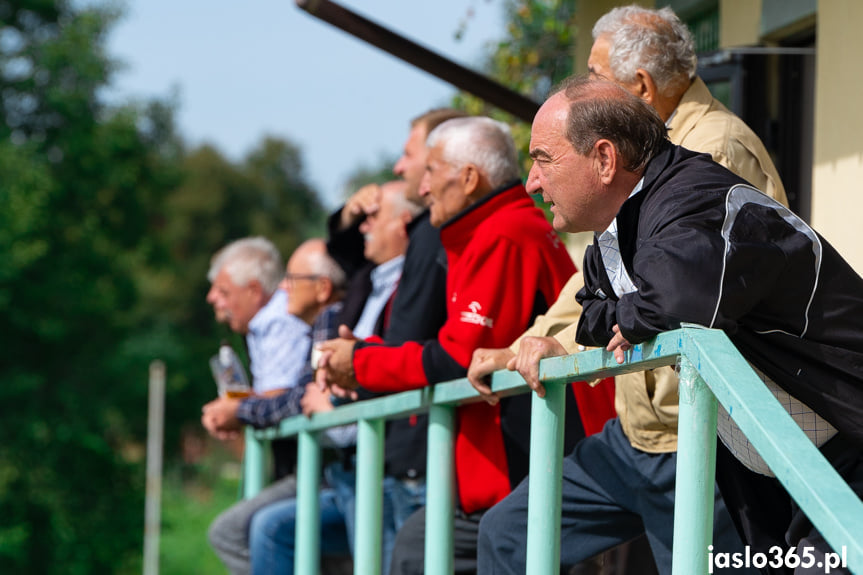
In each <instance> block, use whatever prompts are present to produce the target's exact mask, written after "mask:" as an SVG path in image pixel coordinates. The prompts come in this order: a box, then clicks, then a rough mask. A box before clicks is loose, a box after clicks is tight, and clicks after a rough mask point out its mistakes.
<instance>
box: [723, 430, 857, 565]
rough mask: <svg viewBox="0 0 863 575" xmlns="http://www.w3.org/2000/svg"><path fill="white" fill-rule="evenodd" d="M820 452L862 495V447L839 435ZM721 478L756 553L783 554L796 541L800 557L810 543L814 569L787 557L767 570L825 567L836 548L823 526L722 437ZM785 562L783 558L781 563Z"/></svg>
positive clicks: (744, 535) (741, 528)
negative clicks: (788, 561) (793, 563)
mask: <svg viewBox="0 0 863 575" xmlns="http://www.w3.org/2000/svg"><path fill="white" fill-rule="evenodd" d="M821 453H822V455H824V457H825V458H826V459H827V461H828V462H830V464H831V465H832V466H833V467H834V468H835V469H836V471H837V472H838V473H839V475H840V476H841V477H842V478H843V479H844V480H845V481H846V482H848V485H849V487H851V490H852V491H854V492H855V493H856V494H857V495H858V496H859V497H861V498H863V449H861V448H860V447H859V446H855V445H853V444H851V443H850V442H849V441H847V440H845V439H844V438H843V437H842V436H841V435H837V436H836V437H834V438H833V439H831V440H830V441H828V442H827V443H825V444H824V445H823V446H821ZM716 481H717V484H718V486H719V489H720V490H721V491H722V496H723V498H724V499H725V501H726V503H727V505H728V510H729V512H730V513H731V517H732V518H733V520H734V523H735V525H736V526H737V529H738V531H739V532H740V535H741V537H742V538H743V540H744V541H746V543H747V544H748V545H749V546H750V547H751V550H752V553H753V554H754V553H764V554H766V555H767V556H768V557H770V558H771V559H772V558H774V557H775V549H776V548H778V549H781V550H782V552H783V556H784V553H785V552H787V551H788V550H789V549H790V548H791V547H796V548H797V550H796V551H797V556H798V557H801V554H802V552H803V550H804V549H806V548H810V549H811V551H812V552H813V553H812V555H813V557H814V558H815V560H814V564H813V565H812V567H811V568H809V569H805V568H802V567H798V568H797V569H791V568H787V567H785V566H784V563H783V562H774V563H775V565H769V563H770V562H768V565H767V566H766V567H764V568H763V569H762V570H761V571H762V573H767V574H770V575H788V574H790V573H794V574H795V575H803V574H809V573H812V574H814V573H824V572H825V571H824V567H823V565H825V564H826V560H825V554H826V553H832V552H836V551H837V550H834V549H832V548H831V547H830V545H829V544H828V543H827V541H826V540H825V539H824V538H823V537H822V536H821V534H820V533H819V532H818V530H816V529H815V528H813V526H812V523H811V522H810V521H809V519H808V518H807V517H806V514H805V513H803V511H802V510H801V509H800V507H798V506H797V504H796V503H795V502H794V500H793V499H791V497H790V496H789V495H788V492H787V491H785V488H784V487H782V484H780V483H779V481H778V480H777V479H776V478H774V477H767V476H764V475H759V474H758V473H753V472H752V471H750V470H749V469H747V468H746V467H745V466H744V465H743V464H741V463H740V462H739V461H738V460H737V458H736V457H734V455H732V454H731V452H730V451H728V449H726V448H725V446H724V445H722V442H719V446H718V447H717V450H716ZM771 549H773V551H771ZM780 563H783V564H782V565H780V566H778V567H777V566H776V565H779V564H780ZM818 565H822V567H818ZM830 572H831V573H849V571H848V570H847V569H841V568H832V569H831V570H830Z"/></svg>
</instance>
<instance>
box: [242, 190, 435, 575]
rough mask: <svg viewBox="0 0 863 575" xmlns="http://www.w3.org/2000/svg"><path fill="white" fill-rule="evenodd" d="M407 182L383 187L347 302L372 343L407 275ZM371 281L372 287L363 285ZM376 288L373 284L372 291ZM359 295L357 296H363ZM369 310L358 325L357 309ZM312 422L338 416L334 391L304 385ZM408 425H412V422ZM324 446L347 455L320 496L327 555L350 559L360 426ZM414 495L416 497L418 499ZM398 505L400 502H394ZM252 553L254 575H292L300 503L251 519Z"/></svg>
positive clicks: (339, 432) (412, 208)
mask: <svg viewBox="0 0 863 575" xmlns="http://www.w3.org/2000/svg"><path fill="white" fill-rule="evenodd" d="M405 187H406V186H405V183H404V182H390V183H388V184H384V185H383V186H381V187H380V197H379V199H378V200H377V203H378V205H379V208H378V210H377V211H375V212H374V213H373V214H370V215H369V216H368V217H367V218H366V219H365V221H364V222H363V223H362V225H361V226H360V228H359V229H360V231H361V232H362V233H363V235H364V239H365V250H364V251H365V256H366V258H367V259H368V260H369V261H370V262H371V263H370V266H368V268H369V269H367V270H366V271H363V270H360V271H358V272H357V273H356V274H355V275H354V279H353V280H352V284H351V286H350V287H349V290H348V294H347V296H346V298H345V302H344V310H343V313H344V317H345V321H346V324H347V325H352V326H353V331H354V334H356V335H357V336H362V337H370V336H373V335H380V334H382V333H384V331H385V330H386V329H387V326H388V324H389V322H390V320H391V319H393V316H391V314H390V308H391V306H392V300H393V295H394V293H395V290H396V286H397V285H398V284H399V280H400V278H401V274H402V267H403V265H404V261H405V255H404V254H405V251H406V249H407V245H408V233H407V229H406V226H407V225H408V224H409V223H410V222H411V220H412V219H413V217H414V216H416V215H417V213H418V212H419V211H420V208H419V206H417V205H415V204H413V203H411V202H410V201H408V200H407V199H406V198H405ZM364 278H367V279H368V280H370V281H369V282H364V281H363V279H364ZM368 284H370V285H368ZM358 294H359V297H358ZM357 301H360V302H361V303H362V304H363V305H362V308H361V309H360V310H359V314H358V315H359V317H358V319H355V320H352V319H351V318H355V317H356V314H354V310H355V309H356V308H357V306H356V305H354V304H355V302H357ZM301 404H302V408H303V412H304V413H305V414H307V415H309V414H311V413H316V412H320V411H327V410H330V409H333V404H332V401H331V399H330V396H329V393H328V392H321V391H320V390H319V389H318V388H317V387H316V386H315V385H314V384H310V385H307V386H306V389H305V394H304V395H303V398H302V400H301ZM408 423H409V422H408ZM325 437H326V440H327V441H328V442H329V443H330V444H331V445H332V446H334V447H337V448H339V449H340V450H341V453H342V454H343V455H344V456H343V457H342V459H341V461H337V462H335V463H332V464H330V465H328V466H327V467H326V468H325V469H324V478H325V480H326V483H327V487H326V488H325V489H323V490H322V491H321V494H320V500H319V505H320V514H321V538H320V540H321V552H322V554H323V555H324V556H333V555H346V554H348V553H350V552H351V550H352V545H353V522H354V498H355V491H354V486H355V482H356V475H355V473H354V467H353V463H354V460H353V454H352V449H353V445H354V444H355V441H356V426H355V425H347V426H342V427H339V428H334V429H330V430H327V431H326V432H325ZM412 495H413V494H412ZM404 500H405V497H404V496H403V493H401V490H398V491H396V490H393V491H389V490H387V491H385V493H384V501H385V506H386V507H387V508H386V509H385V510H384V515H385V516H389V517H392V518H393V519H392V520H391V522H390V524H389V525H384V539H383V553H384V555H385V556H388V555H389V550H390V549H391V547H392V542H393V540H394V538H395V530H396V529H397V527H398V526H399V525H400V522H401V521H402V519H397V517H401V516H402V515H406V514H407V513H409V512H411V511H412V510H413V509H410V510H409V511H404V512H399V513H397V512H396V511H395V508H396V507H400V505H399V502H401V501H404ZM394 502H395V503H394ZM249 532H250V541H249V545H250V553H251V560H252V573H253V574H268V573H273V574H276V573H279V574H282V573H292V572H293V567H294V555H295V548H294V542H295V535H296V500H295V499H293V498H291V499H285V500H281V501H278V502H275V503H272V504H270V505H268V506H267V507H265V508H263V509H261V510H259V511H258V512H257V513H255V515H254V517H253V518H252V523H251V526H250V529H249Z"/></svg>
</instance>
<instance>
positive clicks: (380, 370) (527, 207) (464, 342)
mask: <svg viewBox="0 0 863 575" xmlns="http://www.w3.org/2000/svg"><path fill="white" fill-rule="evenodd" d="M441 241H442V243H443V245H444V248H445V250H446V252H447V264H448V270H447V321H446V323H445V324H444V326H443V327H442V328H441V330H440V332H439V333H438V337H437V339H436V340H432V341H427V342H408V343H405V344H403V345H401V346H398V347H393V346H384V345H369V344H360V345H358V346H357V348H356V349H355V351H354V356H353V367H354V371H355V373H356V378H357V381H358V382H359V383H360V385H361V386H363V387H364V388H366V389H369V390H371V391H379V392H395V391H404V390H408V389H416V388H420V387H423V386H426V385H428V384H430V383H437V382H439V381H447V380H449V379H454V378H459V377H464V376H465V374H466V373H467V366H468V365H469V364H470V360H471V356H472V355H473V352H474V350H475V349H477V348H480V347H483V348H501V347H507V346H508V345H510V344H511V343H512V342H513V341H514V340H515V339H516V338H517V337H518V336H519V335H521V334H522V332H524V331H525V330H526V329H527V328H528V327H529V326H530V324H531V322H532V321H533V318H534V317H535V316H536V315H537V314H539V313H543V312H544V311H545V309H546V308H547V307H548V305H549V304H550V303H551V302H554V301H555V299H557V295H558V293H559V292H560V290H561V288H562V287H563V285H564V284H565V283H566V281H567V280H568V279H569V277H570V276H571V275H572V274H573V273H575V266H574V265H573V263H572V260H571V259H570V257H569V254H568V253H567V251H566V248H565V246H564V245H563V242H562V241H561V240H560V239H559V238H558V236H557V234H556V233H555V232H554V230H553V229H552V228H551V226H550V225H549V223H548V221H547V220H546V218H545V215H544V214H543V213H542V211H541V210H539V209H538V208H537V207H536V206H535V205H534V203H533V200H531V199H530V197H529V196H528V195H527V193H526V192H525V190H524V187H523V186H522V185H521V184H518V185H514V186H511V187H508V188H505V189H502V190H500V191H497V192H493V193H491V194H490V195H489V196H486V197H485V198H483V199H482V200H480V201H479V202H477V203H476V204H473V205H472V206H470V207H469V208H468V209H466V210H465V211H463V212H462V213H460V214H459V215H457V216H456V217H454V218H453V219H451V220H449V221H448V222H446V223H445V224H444V225H443V226H442V227H441ZM457 422H458V429H457V433H456V445H455V458H456V465H455V467H456V483H457V486H458V493H459V500H460V503H461V507H462V509H463V510H464V511H465V512H466V513H473V512H474V511H478V510H482V509H488V508H489V507H491V506H492V505H494V504H495V503H497V502H498V501H500V500H501V499H503V498H504V497H505V496H506V495H507V494H508V493H509V491H510V488H511V487H510V482H509V476H508V465H507V458H506V452H505V449H504V440H503V434H502V432H501V425H500V423H501V422H500V406H499V405H496V406H491V405H488V404H486V403H484V402H480V403H475V404H471V405H464V406H460V407H459V408H458V410H457Z"/></svg>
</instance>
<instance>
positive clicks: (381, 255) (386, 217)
mask: <svg viewBox="0 0 863 575" xmlns="http://www.w3.org/2000/svg"><path fill="white" fill-rule="evenodd" d="M398 193H399V192H397V191H395V189H393V188H389V189H387V190H386V191H385V193H383V194H382V195H381V207H380V209H378V211H377V212H376V213H374V214H370V215H369V216H368V217H367V218H366V220H365V221H364V222H363V223H362V224H360V231H361V232H362V233H363V236H364V239H365V247H364V251H363V254H364V255H365V256H366V259H367V260H369V261H371V262H374V263H376V264H378V265H380V264H382V263H385V262H388V261H390V260H391V259H393V258H394V257H396V256H399V255H401V254H402V253H404V250H405V248H406V247H407V230H406V228H405V226H406V221H405V219H404V218H403V217H402V213H404V210H403V209H402V210H400V209H399V206H398V205H397V203H396V197H397V196H396V195H397V194H398Z"/></svg>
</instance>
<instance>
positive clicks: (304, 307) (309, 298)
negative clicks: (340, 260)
mask: <svg viewBox="0 0 863 575" xmlns="http://www.w3.org/2000/svg"><path fill="white" fill-rule="evenodd" d="M280 286H281V287H282V288H283V289H285V290H286V291H287V292H288V313H290V314H293V315H295V316H297V317H298V318H300V319H302V320H303V321H305V322H306V323H308V324H309V325H311V324H312V323H314V321H315V319H316V318H317V316H318V314H319V313H320V312H321V310H322V309H323V308H324V307H325V306H327V305H329V304H331V303H333V302H335V301H338V300H339V299H340V298H341V296H342V294H343V292H344V287H345V272H344V271H343V270H342V268H341V267H339V265H338V264H337V263H336V262H335V260H333V258H331V257H330V255H329V253H327V244H326V242H325V241H324V240H322V239H320V238H313V239H310V240H306V241H305V242H303V243H302V244H300V245H299V247H298V248H297V249H295V250H294V253H293V254H291V257H290V259H289V260H288V265H287V272H286V273H285V278H284V280H282V283H281V284H280Z"/></svg>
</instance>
